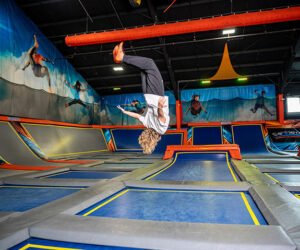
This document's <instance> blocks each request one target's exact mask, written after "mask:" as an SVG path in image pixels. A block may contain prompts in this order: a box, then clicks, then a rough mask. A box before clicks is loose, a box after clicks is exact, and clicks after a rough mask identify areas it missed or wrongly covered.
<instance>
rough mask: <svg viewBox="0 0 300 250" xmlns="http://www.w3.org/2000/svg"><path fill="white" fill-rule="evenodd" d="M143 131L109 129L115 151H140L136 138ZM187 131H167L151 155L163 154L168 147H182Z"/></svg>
mask: <svg viewBox="0 0 300 250" xmlns="http://www.w3.org/2000/svg"><path fill="white" fill-rule="evenodd" d="M143 130H144V129H122V128H117V129H111V135H112V140H113V143H114V147H115V150H116V151H142V148H141V146H140V145H139V143H138V138H139V136H140V134H141V133H142V132H143ZM186 138H187V130H186V129H181V130H169V131H167V132H166V133H165V134H164V135H162V136H161V140H160V141H159V142H158V143H157V146H156V148H155V150H154V152H153V154H163V153H164V152H165V150H166V148H167V146H168V145H184V144H185V143H186Z"/></svg>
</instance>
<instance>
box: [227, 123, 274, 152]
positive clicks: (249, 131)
mask: <svg viewBox="0 0 300 250" xmlns="http://www.w3.org/2000/svg"><path fill="white" fill-rule="evenodd" d="M232 135H233V143H235V144H238V145H239V146H240V150H241V154H252V155H276V154H274V153H271V152H269V151H268V149H267V146H266V144H265V140H264V136H263V132H262V128H261V125H232Z"/></svg>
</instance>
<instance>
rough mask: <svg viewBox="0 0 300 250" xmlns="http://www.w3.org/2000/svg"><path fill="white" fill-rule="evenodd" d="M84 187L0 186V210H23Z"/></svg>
mask: <svg viewBox="0 0 300 250" xmlns="http://www.w3.org/2000/svg"><path fill="white" fill-rule="evenodd" d="M82 189H84V187H55V186H52V187H51V186H29V185H28V186H25V185H1V186H0V200H1V202H0V211H6V212H8V211H9V212H24V211H27V210H29V209H32V208H36V207H39V206H41V205H44V204H46V203H48V202H51V201H54V200H57V199H60V198H62V197H65V196H67V195H70V194H73V193H75V192H78V191H80V190H82Z"/></svg>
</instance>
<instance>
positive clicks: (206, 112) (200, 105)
mask: <svg viewBox="0 0 300 250" xmlns="http://www.w3.org/2000/svg"><path fill="white" fill-rule="evenodd" d="M200 107H201V109H202V110H203V111H204V112H205V113H206V114H207V111H206V110H205V108H203V106H202V104H201V102H200Z"/></svg>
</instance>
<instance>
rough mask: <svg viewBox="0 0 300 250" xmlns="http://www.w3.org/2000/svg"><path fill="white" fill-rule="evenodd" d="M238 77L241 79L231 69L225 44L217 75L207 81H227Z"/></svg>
mask: <svg viewBox="0 0 300 250" xmlns="http://www.w3.org/2000/svg"><path fill="white" fill-rule="evenodd" d="M239 77H243V76H241V75H239V74H237V73H236V72H235V70H234V69H233V67H232V64H231V61H230V57H229V53H228V46H227V43H226V44H225V48H224V53H223V58H222V61H221V65H220V67H219V69H218V71H217V73H216V74H215V75H214V76H213V77H211V78H208V79H207V80H228V79H236V78H239Z"/></svg>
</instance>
